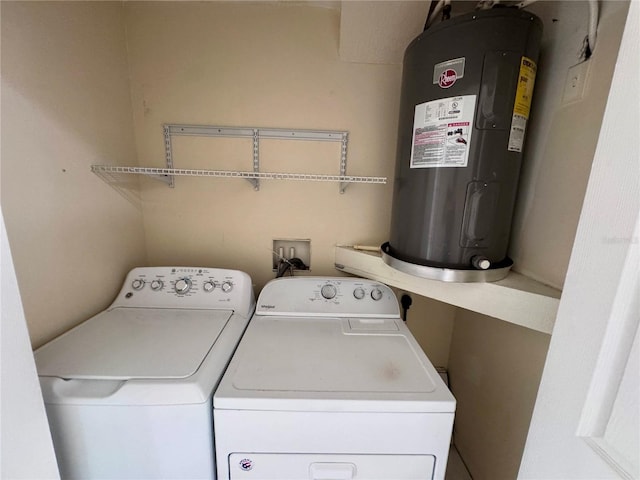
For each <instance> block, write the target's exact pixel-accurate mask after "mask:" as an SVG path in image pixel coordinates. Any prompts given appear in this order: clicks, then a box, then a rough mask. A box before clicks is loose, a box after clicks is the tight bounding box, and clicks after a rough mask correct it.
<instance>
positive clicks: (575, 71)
mask: <svg viewBox="0 0 640 480" xmlns="http://www.w3.org/2000/svg"><path fill="white" fill-rule="evenodd" d="M590 64H591V62H590V61H589V60H585V61H584V62H581V63H578V64H577V65H574V66H573V67H570V68H569V71H568V72H567V81H566V83H565V85H564V94H563V95H562V103H563V104H567V103H572V102H577V101H579V100H582V98H583V97H584V92H585V90H586V85H587V76H588V74H589V65H590Z"/></svg>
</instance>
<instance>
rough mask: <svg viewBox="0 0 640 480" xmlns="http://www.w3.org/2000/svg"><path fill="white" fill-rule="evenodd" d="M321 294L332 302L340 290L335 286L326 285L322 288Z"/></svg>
mask: <svg viewBox="0 0 640 480" xmlns="http://www.w3.org/2000/svg"><path fill="white" fill-rule="evenodd" d="M320 293H321V294H322V296H323V297H324V298H326V299H327V300H331V299H332V298H333V297H335V296H336V294H337V293H338V290H336V287H335V286H334V285H331V284H330V283H327V284H326V285H323V286H322V288H321V289H320Z"/></svg>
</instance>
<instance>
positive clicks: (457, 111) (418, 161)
mask: <svg viewBox="0 0 640 480" xmlns="http://www.w3.org/2000/svg"><path fill="white" fill-rule="evenodd" d="M475 113H476V95H462V96H457V97H447V98H441V99H439V100H433V101H431V102H426V103H421V104H420V105H416V109H415V114H414V117H413V140H412V142H411V165H410V167H411V168H437V167H466V166H467V163H468V161H469V146H470V145H471V131H472V127H473V119H474V118H475Z"/></svg>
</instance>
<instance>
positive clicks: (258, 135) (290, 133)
mask: <svg viewBox="0 0 640 480" xmlns="http://www.w3.org/2000/svg"><path fill="white" fill-rule="evenodd" d="M163 130H164V148H165V161H166V168H155V167H121V166H111V165H92V166H91V171H92V172H93V173H95V174H96V175H99V176H100V177H101V178H102V179H103V180H105V181H106V182H108V183H113V182H116V179H115V178H114V175H117V174H136V175H146V176H148V177H151V178H154V179H155V180H159V181H161V182H164V183H166V184H167V185H168V186H169V187H171V188H173V187H174V177H176V176H189V177H218V178H243V179H245V180H247V181H248V182H249V183H251V184H252V185H253V188H254V189H255V190H259V189H260V180H303V181H311V182H339V183H340V193H344V192H345V190H346V188H347V185H349V184H351V183H369V184H372V183H378V184H381V183H382V184H384V183H387V178H386V177H364V176H354V175H347V144H348V142H349V132H346V131H337V130H336V131H332V130H289V129H278V128H256V127H221V126H213V125H176V124H165V125H163ZM172 136H196V137H236V138H242V137H251V138H252V139H253V158H252V163H253V171H252V172H249V171H237V170H196V169H187V168H174V167H173V148H172V145H171V137H172ZM260 139H277V140H307V141H328V142H340V143H341V148H340V172H339V174H338V175H325V174H314V173H284V172H282V173H281V172H261V171H260V154H259V152H260V148H259V142H260Z"/></svg>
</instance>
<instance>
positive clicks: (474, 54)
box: [383, 8, 542, 281]
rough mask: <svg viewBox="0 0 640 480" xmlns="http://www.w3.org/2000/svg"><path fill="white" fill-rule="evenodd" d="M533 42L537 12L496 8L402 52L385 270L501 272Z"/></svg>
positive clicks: (426, 35)
mask: <svg viewBox="0 0 640 480" xmlns="http://www.w3.org/2000/svg"><path fill="white" fill-rule="evenodd" d="M541 36H542V23H541V21H540V20H539V19H538V18H537V17H536V16H535V15H532V14H531V13H529V12H525V11H523V10H519V9H516V8H494V9H491V10H482V11H476V12H473V13H469V14H465V15H461V16H458V17H455V18H453V19H451V20H447V21H443V22H442V23H440V24H438V25H436V26H433V27H431V28H428V29H427V30H425V31H424V32H423V33H422V34H421V35H419V36H418V37H417V38H416V39H415V40H414V41H413V42H412V43H411V44H410V45H409V46H408V47H407V49H406V52H405V57H404V64H403V78H402V94H401V100H400V119H399V127H398V146H397V154H396V175H395V184H394V194H393V208H392V215H391V230H390V239H389V242H388V243H386V244H385V245H384V246H383V259H384V260H385V262H387V263H388V264H389V265H391V266H392V267H394V268H397V269H398V270H402V271H405V272H406V273H410V274H412V275H418V276H424V277H427V278H436V279H440V280H445V281H493V280H498V279H500V278H503V277H504V276H506V275H507V273H508V271H509V268H510V267H511V265H512V262H511V260H510V259H509V258H508V257H507V248H508V245H509V237H510V233H511V221H512V217H513V210H514V205H515V200H516V194H517V187H518V180H519V176H520V168H521V163H522V150H523V145H524V140H525V133H526V128H527V121H528V119H529V114H530V108H531V99H532V95H533V86H534V83H535V75H536V68H537V65H536V64H537V60H538V54H539V49H540V38H541ZM442 272H445V273H444V274H443V273H442ZM456 272H459V273H458V274H457V273H456Z"/></svg>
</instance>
